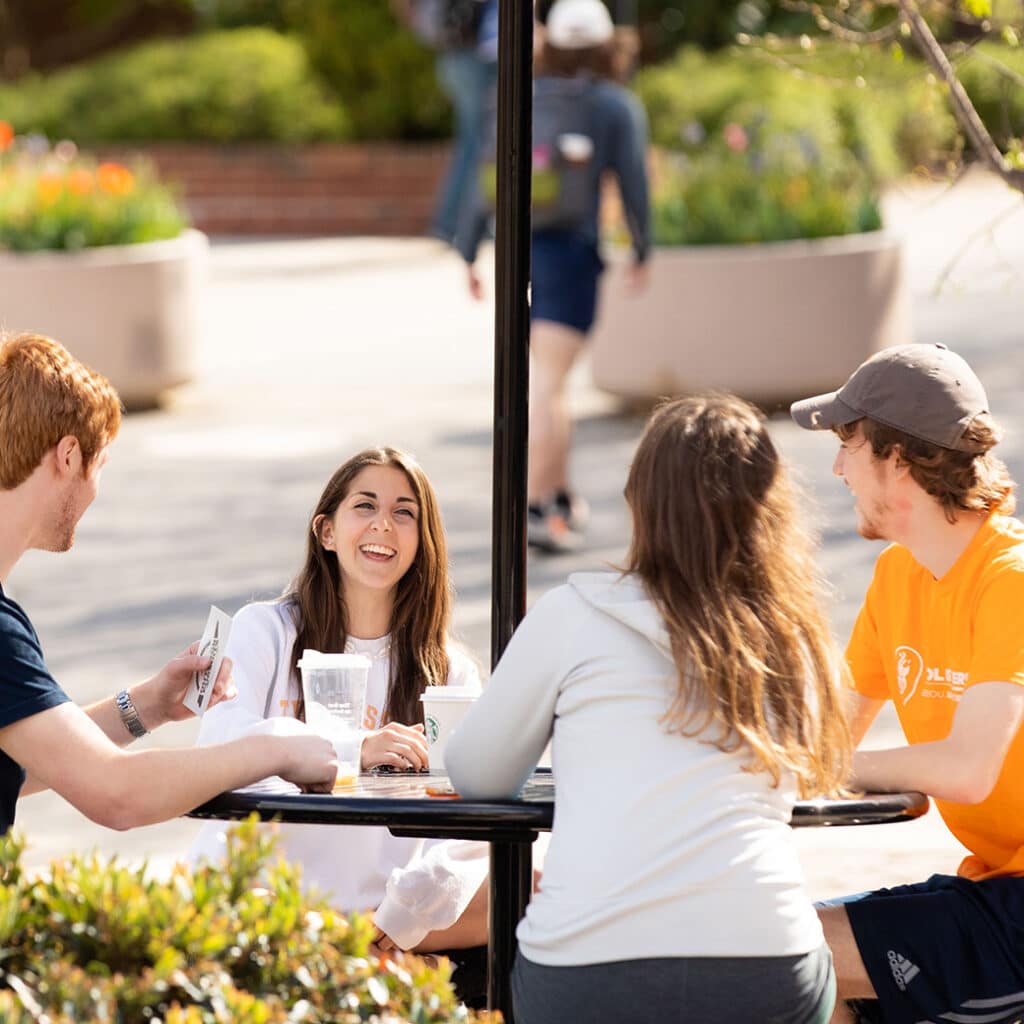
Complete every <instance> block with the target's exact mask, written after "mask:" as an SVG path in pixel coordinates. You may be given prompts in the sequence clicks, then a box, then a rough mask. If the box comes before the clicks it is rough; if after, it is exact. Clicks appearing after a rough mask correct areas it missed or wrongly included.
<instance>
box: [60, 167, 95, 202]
mask: <svg viewBox="0 0 1024 1024" xmlns="http://www.w3.org/2000/svg"><path fill="white" fill-rule="evenodd" d="M67 186H68V191H69V192H74V194H75V195H76V196H86V195H88V194H89V193H90V192H91V191H92V190H93V189H94V188H95V187H96V182H95V180H94V178H93V176H92V174H91V173H90V172H89V171H87V170H86V169H85V168H84V167H76V168H75V169H74V170H73V171H72V172H71V173H70V174H69V175H68V176H67Z"/></svg>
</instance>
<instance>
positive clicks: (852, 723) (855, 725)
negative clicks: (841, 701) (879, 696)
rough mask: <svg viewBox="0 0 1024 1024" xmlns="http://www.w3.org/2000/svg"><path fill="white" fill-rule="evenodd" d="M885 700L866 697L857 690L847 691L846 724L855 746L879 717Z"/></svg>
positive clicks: (858, 744) (857, 745)
mask: <svg viewBox="0 0 1024 1024" xmlns="http://www.w3.org/2000/svg"><path fill="white" fill-rule="evenodd" d="M885 704H886V702H885V701H884V700H876V699H875V698H874V697H865V696H864V694H862V693H858V692H857V691H856V690H847V692H846V724H847V726H849V729H850V738H851V739H852V740H853V745H854V747H859V746H860V744H861V741H862V740H863V739H864V736H865V734H866V733H867V731H868V729H869V728H871V723H872V722H874V720H875V719H876V718H877V717H878V712H879V711H881V710H882V708H883V707H885Z"/></svg>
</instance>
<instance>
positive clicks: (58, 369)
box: [0, 334, 337, 834]
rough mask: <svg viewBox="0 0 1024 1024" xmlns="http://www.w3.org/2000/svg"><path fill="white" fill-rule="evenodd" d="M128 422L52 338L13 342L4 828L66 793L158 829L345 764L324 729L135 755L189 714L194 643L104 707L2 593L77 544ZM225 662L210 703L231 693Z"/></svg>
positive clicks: (6, 358) (2, 547) (0, 727)
mask: <svg viewBox="0 0 1024 1024" xmlns="http://www.w3.org/2000/svg"><path fill="white" fill-rule="evenodd" d="M120 422H121V406H120V402H119V400H118V397H117V394H116V392H115V391H114V389H113V388H112V387H111V385H110V383H109V382H108V381H107V380H106V379H105V378H104V377H102V376H100V375H99V374H97V373H94V372H93V371H92V370H90V369H88V368H87V367H85V366H83V365H82V364H81V363H79V362H78V361H77V360H75V359H74V358H73V357H72V356H71V355H70V354H69V353H68V352H67V350H66V349H65V348H63V346H61V345H60V344H58V343H57V342H55V341H53V340H51V339H49V338H45V337H42V336H39V335H33V334H23V335H19V336H17V337H10V338H0V834H2V833H5V832H7V831H8V830H9V829H10V827H11V824H12V823H13V821H14V811H15V803H16V801H17V799H18V797H19V795H25V794H27V793H31V792H35V791H38V790H41V789H47V788H49V789H53V790H55V791H56V792H58V793H60V794H61V796H63V797H64V798H65V799H67V800H68V801H69V802H70V803H72V804H74V806H75V807H77V808H78V809H79V810H80V811H82V813H84V814H86V815H87V816H88V817H90V818H92V819H93V820H94V821H97V822H99V823H100V824H103V825H107V826H109V827H111V828H118V829H124V828H131V827H133V826H136V825H148V824H152V823H154V822H157V821H162V820H164V819H166V818H171V817H174V816H176V815H179V814H182V813H183V812H185V811H187V810H189V809H190V808H192V807H195V806H196V805H197V804H200V803H202V802H204V801H205V800H208V799H209V798H210V797H212V796H215V795H216V794H217V793H220V792H222V791H223V790H226V789H232V788H234V787H237V786H243V785H247V784H248V783H251V782H255V781H256V780H258V779H261V778H264V777H266V776H269V775H282V776H284V777H285V778H288V779H290V780H291V781H292V782H295V783H298V784H300V785H303V786H306V787H307V788H318V789H329V788H330V786H331V785H332V783H333V781H334V776H335V773H336V770H337V762H336V760H335V757H334V751H333V748H332V746H331V744H330V743H329V742H328V741H326V740H322V739H320V738H319V737H315V736H302V737H296V736H291V737H279V736H273V737H272V736H262V737H251V738H248V739H245V740H238V741H236V742H233V743H225V744H221V745H219V746H212V747H200V748H192V747H190V748H188V749H184V750H143V751H136V752H132V751H128V750H125V749H124V748H125V747H126V746H127V745H128V744H129V743H131V741H132V740H133V739H134V738H136V737H137V736H142V735H144V734H145V733H146V732H148V731H150V730H152V729H155V728H156V727H157V726H159V725H162V724H163V723H165V722H168V721H173V720H175V719H182V718H186V717H188V716H189V715H190V713H191V712H189V711H187V710H186V709H185V708H184V706H183V705H182V698H183V696H184V695H185V692H186V689H187V687H188V684H189V681H190V679H191V677H192V674H193V673H194V672H196V671H197V670H200V669H203V668H207V667H208V666H209V660H208V659H204V658H199V657H197V656H196V655H195V654H194V653H193V649H190V650H189V651H188V652H185V653H184V654H182V655H180V656H179V657H177V658H175V659H174V660H172V661H171V662H169V663H168V664H167V665H165V666H164V667H163V668H162V669H161V670H160V671H159V672H158V673H157V674H156V675H155V676H153V677H152V678H151V679H147V680H146V681H145V682H142V683H139V684H138V685H137V686H133V687H131V688H129V689H126V690H122V691H121V692H120V693H118V694H117V695H116V696H115V697H111V698H109V699H107V700H103V701H100V702H99V703H97V704H93V705H92V706H91V707H88V708H85V709H84V710H83V709H82V708H79V707H78V706H77V705H75V704H73V703H72V702H71V701H70V700H69V699H68V697H67V695H66V694H65V693H64V691H63V690H62V689H61V687H60V686H59V685H58V683H57V682H56V681H55V680H54V678H53V677H52V676H51V674H50V672H49V670H48V669H47V667H46V663H45V661H44V659H43V652H42V648H41V647H40V644H39V639H38V637H37V635H36V632H35V629H34V628H33V627H32V623H31V621H30V620H29V617H28V615H27V614H26V613H25V611H24V610H23V609H22V608H21V607H20V606H19V605H18V604H16V603H15V602H14V601H12V600H11V599H10V598H9V597H8V596H7V595H6V593H4V590H3V584H4V583H5V582H6V580H7V578H8V576H9V575H10V572H11V570H12V569H13V568H14V566H15V564H16V563H17V562H18V560H19V559H20V558H21V556H22V555H23V554H24V553H25V552H26V551H28V550H30V549H32V548H36V549H41V550H44V551H67V550H68V549H69V548H70V547H71V546H72V544H73V543H74V537H75V527H76V526H77V524H78V521H79V520H80V519H81V517H82V515H83V514H84V512H85V510H86V509H87V508H88V507H89V505H90V504H91V503H92V501H93V499H94V498H95V497H96V493H97V490H98V488H99V483H100V475H101V473H102V471H103V466H104V464H105V463H106V461H107V452H108V447H109V445H110V443H111V442H112V441H113V440H114V437H115V436H116V434H117V431H118V427H119V426H120ZM230 691H231V684H230V666H228V667H227V670H224V669H223V668H222V670H221V673H220V675H219V678H218V680H217V682H216V688H215V691H214V695H213V698H212V700H211V703H215V702H216V701H217V700H220V699H222V698H224V697H225V696H229V695H230Z"/></svg>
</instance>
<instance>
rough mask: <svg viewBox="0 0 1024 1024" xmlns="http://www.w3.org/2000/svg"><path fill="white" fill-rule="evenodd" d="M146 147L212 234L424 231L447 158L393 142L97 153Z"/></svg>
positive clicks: (166, 146) (114, 155) (165, 146)
mask: <svg viewBox="0 0 1024 1024" xmlns="http://www.w3.org/2000/svg"><path fill="white" fill-rule="evenodd" d="M140 152H141V153H142V154H143V155H144V156H146V157H147V158H148V159H149V160H151V161H152V162H153V164H155V166H156V168H157V171H158V173H159V174H160V176H161V177H162V178H164V179H165V180H167V181H172V182H177V183H178V184H179V186H180V187H181V189H182V196H183V199H184V201H185V205H186V206H187V207H188V210H189V213H190V214H191V216H192V219H193V222H194V223H195V226H196V227H197V228H199V229H200V230H202V231H205V232H207V233H208V234H214V235H420V234H423V233H424V231H425V230H426V228H427V225H428V222H429V219H430V211H431V208H432V206H433V200H434V194H435V191H436V189H437V187H438V185H439V183H440V180H441V177H442V175H443V173H444V169H445V167H446V165H447V159H448V148H447V146H445V145H440V144H428V145H395V144H389V143H381V144H365V145H364V144H356V145H330V144H320V145H294V146H270V145H260V144H233V145H204V144H195V143H191V144H179V143H159V144H153V145H149V146H132V147H107V148H105V149H104V150H103V151H102V153H101V154H100V155H101V157H102V158H103V159H119V160H123V159H130V157H131V155H132V154H138V153H140Z"/></svg>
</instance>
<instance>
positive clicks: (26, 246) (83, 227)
mask: <svg viewBox="0 0 1024 1024" xmlns="http://www.w3.org/2000/svg"><path fill="white" fill-rule="evenodd" d="M185 226H186V222H185V218H184V215H183V214H182V212H181V210H180V209H179V208H178V205H177V203H176V202H175V199H174V195H173V193H172V192H171V191H170V190H169V189H168V188H167V187H166V186H165V185H161V184H160V183H159V182H158V181H156V179H155V178H154V177H153V174H152V172H151V171H150V170H149V169H148V167H146V166H145V165H143V164H139V165H138V166H136V167H134V168H128V167H124V166H122V165H121V164H115V163H101V164H97V163H96V161H95V160H93V159H91V158H89V157H87V156H81V155H79V154H78V151H77V149H76V147H75V146H74V145H72V144H71V143H69V142H63V143H60V144H59V145H58V146H56V147H55V148H54V149H52V150H51V149H50V148H49V147H48V146H47V145H46V142H45V140H44V139H42V138H40V137H38V136H36V137H32V138H27V139H21V138H19V137H17V136H15V135H14V133H13V130H12V129H11V127H10V125H8V124H7V123H6V122H4V121H0V249H11V250H14V251H16V252H25V251H31V250H36V249H84V248H86V247H88V246H96V245H128V244H132V243H135V242H154V241H158V240H160V239H164V238H175V237H176V236H177V235H179V234H181V232H182V231H183V230H184V228H185Z"/></svg>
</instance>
